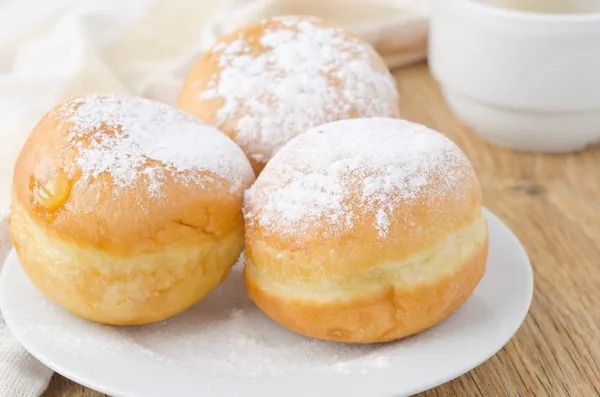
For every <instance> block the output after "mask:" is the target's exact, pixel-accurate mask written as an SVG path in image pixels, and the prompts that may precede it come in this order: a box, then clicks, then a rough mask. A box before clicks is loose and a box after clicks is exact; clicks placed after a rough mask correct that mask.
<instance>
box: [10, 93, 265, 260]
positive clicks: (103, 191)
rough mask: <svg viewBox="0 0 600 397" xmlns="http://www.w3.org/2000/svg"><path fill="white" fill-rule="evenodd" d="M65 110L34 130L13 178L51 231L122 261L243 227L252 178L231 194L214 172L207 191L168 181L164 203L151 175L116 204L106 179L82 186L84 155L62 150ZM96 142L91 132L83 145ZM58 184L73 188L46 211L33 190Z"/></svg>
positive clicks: (18, 193)
mask: <svg viewBox="0 0 600 397" xmlns="http://www.w3.org/2000/svg"><path fill="white" fill-rule="evenodd" d="M62 106H63V105H58V106H56V107H55V108H54V109H53V110H51V111H50V112H49V113H47V114H46V115H45V116H44V117H43V118H42V119H41V120H40V122H39V123H38V124H37V125H36V126H35V128H34V129H33V131H32V133H31V135H30V136H29V138H28V140H27V141H26V143H25V145H24V147H23V149H22V151H21V153H20V155H19V157H18V159H17V162H16V164H15V172H14V178H13V198H14V201H15V202H18V203H20V204H21V205H22V206H23V208H24V210H25V211H27V213H28V215H29V216H30V217H31V218H32V219H34V220H35V222H37V223H38V224H40V225H43V227H44V230H45V232H46V233H49V234H52V235H53V236H55V237H59V238H61V239H67V240H70V241H72V242H74V243H76V244H81V245H89V246H93V247H95V248H98V249H101V250H106V251H110V252H111V253H114V254H116V255H132V254H135V253H137V252H141V251H144V252H148V251H160V250H161V249H162V248H163V247H164V246H165V245H167V244H169V243H171V242H174V241H178V242H180V243H182V244H185V243H188V244H191V243H197V241H198V240H199V239H202V238H217V239H218V238H220V237H221V236H222V235H224V234H227V233H229V232H231V231H233V230H236V229H238V228H239V227H240V225H243V220H242V212H241V206H242V198H243V197H242V195H243V191H244V189H246V188H247V187H249V186H250V185H251V184H252V182H253V181H254V180H253V177H252V176H250V175H248V176H246V178H245V180H244V182H243V183H242V184H241V185H240V187H239V188H238V191H237V192H233V193H231V192H230V190H229V188H230V185H229V181H225V180H223V179H221V178H219V177H218V176H216V175H212V174H211V173H208V172H205V173H206V174H207V176H210V178H206V182H205V183H204V184H203V185H198V184H181V183H177V181H176V180H174V179H173V178H167V179H166V180H165V181H164V188H163V192H164V195H163V197H161V198H160V199H156V198H154V197H152V196H151V195H150V194H148V186H147V184H148V180H147V179H146V178H145V177H140V178H139V179H137V180H136V181H135V182H134V184H133V185H132V186H130V188H128V189H126V190H123V191H121V192H119V194H118V199H115V196H117V195H116V194H115V192H114V190H115V186H114V183H113V178H112V176H111V175H110V174H108V173H103V174H101V175H99V176H98V178H96V179H95V180H94V181H93V182H94V186H93V187H92V188H91V187H90V186H89V185H88V183H87V182H84V183H78V181H79V176H80V174H81V171H80V170H79V168H78V166H77V164H76V158H77V155H78V153H77V152H76V150H75V149H70V153H69V152H65V150H63V149H64V148H65V147H68V135H69V131H70V128H71V127H72V125H71V123H70V122H69V121H68V119H65V116H64V114H63V113H62V112H61V111H60V109H61V108H62ZM101 128H104V129H105V130H104V131H102V132H103V133H107V134H110V133H112V132H111V131H112V130H111V128H109V127H107V126H103V127H101ZM94 132H95V131H94ZM84 139H85V138H84ZM91 139H93V133H90V134H89V136H88V138H87V140H88V142H84V143H85V144H89V141H90V140H91ZM194 172H195V171H194ZM56 178H59V179H60V180H63V181H65V183H64V184H65V185H66V186H67V187H66V188H65V189H59V191H58V192H57V194H56V196H57V197H56V200H58V201H62V205H60V206H58V208H56V209H53V210H52V211H48V210H46V209H45V208H44V207H43V206H40V205H38V204H37V203H36V202H37V200H36V199H37V198H36V197H35V195H34V191H35V187H36V186H39V185H43V184H45V183H47V182H48V181H49V180H52V179H56ZM202 236H204V237H202Z"/></svg>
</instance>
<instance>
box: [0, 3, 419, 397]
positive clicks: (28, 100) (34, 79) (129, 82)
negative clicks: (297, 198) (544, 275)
mask: <svg viewBox="0 0 600 397" xmlns="http://www.w3.org/2000/svg"><path fill="white" fill-rule="evenodd" d="M249 1H263V2H264V3H265V4H267V3H268V2H270V1H271V0H229V1H214V0H177V1H173V0H103V1H92V0H52V1H38V0H4V1H0V268H1V267H2V264H3V262H4V259H5V257H6V255H7V254H8V252H9V251H10V249H11V245H10V241H9V239H8V234H7V224H6V217H5V216H2V214H3V213H4V212H5V209H8V206H9V200H10V187H11V177H12V171H13V164H14V162H15V160H16V158H17V156H18V153H19V151H20V149H21V147H22V145H23V143H24V142H25V140H26V139H27V136H28V134H29V132H30V131H31V129H32V128H33V127H34V126H35V124H36V123H37V122H38V120H39V119H40V118H41V117H42V116H43V115H44V114H45V113H46V112H47V111H48V110H49V109H50V108H52V107H53V106H55V105H56V104H58V103H60V102H61V101H63V100H65V99H67V98H71V97H73V96H76V95H80V94H83V93H89V92H107V93H108V92H112V93H115V92H121V93H130V94H133V95H139V96H144V97H148V98H152V99H156V100H160V101H163V102H167V103H171V104H173V103H174V102H175V100H176V95H177V92H178V91H179V88H180V86H181V83H182V80H183V78H184V77H185V74H186V73H187V71H188V70H189V68H190V66H191V64H192V62H194V61H195V60H196V58H197V57H198V56H199V54H200V53H201V51H202V43H203V42H204V43H206V40H205V38H206V37H207V31H208V29H204V31H203V27H204V26H213V27H214V26H216V25H215V24H218V23H222V22H223V21H224V20H223V19H222V18H223V16H225V21H226V20H227V15H228V13H229V11H223V10H224V9H226V10H233V9H235V10H239V8H238V7H240V6H246V5H247V4H248V2H249ZM365 1H366V2H368V1H371V0H365ZM386 1H389V0H386ZM397 1H400V2H402V3H406V4H410V3H411V2H412V3H414V4H417V3H419V4H423V2H428V1H429V0H397ZM288 2H289V1H288ZM312 3H315V2H314V1H313V2H312ZM296 4H301V3H300V2H299V1H298V3H296ZM302 4H304V3H302ZM408 8H410V7H408ZM421 8H422V7H419V9H421ZM296 9H297V7H296ZM216 11H219V12H216ZM253 12H256V10H254V11H253ZM267 12H268V13H270V14H272V11H267ZM408 14H410V15H413V14H412V13H411V10H410V9H409V10H408V13H407V15H408ZM218 15H220V16H221V17H220V18H221V19H220V20H219V19H218V17H217V16H218ZM244 15H246V14H244ZM244 15H241V16H240V15H238V18H241V20H240V23H241V22H245V21H244V20H243V18H242V17H243V16H244ZM248 15H250V14H248ZM253 15H254V14H253ZM208 21H210V23H209V22H208ZM407 22H411V23H412V22H414V21H412V20H411V19H410V18H408V19H407ZM229 25H231V23H230V24H229ZM219 26H220V25H219ZM414 26H415V28H414V29H411V32H412V33H411V34H408V36H405V37H404V38H403V39H402V40H400V41H401V42H406V40H407V39H406V37H412V36H415V39H414V40H421V39H422V37H421V36H422V35H423V32H422V29H423V25H422V24H416V25H414ZM211 32H212V30H211ZM389 32H392V31H388V33H389ZM209 33H210V32H209ZM210 34H212V33H210ZM210 34H208V36H210ZM378 39H381V37H379V36H378ZM412 40H413V39H412V38H411V39H410V40H409V41H412ZM405 47H407V45H406V43H402V44H401V46H400V50H399V52H402V51H404V52H405V51H406V48H405ZM408 47H410V43H408ZM399 55H401V56H402V57H403V59H404V57H406V53H402V54H399ZM409 55H410V54H409ZM410 57H411V58H412V57H413V56H412V55H410ZM51 375H52V372H51V371H50V370H49V369H47V368H45V367H44V366H43V365H41V364H40V363H39V362H37V361H36V360H35V359H33V358H32V357H31V356H30V355H29V354H28V353H26V352H25V351H24V350H23V349H22V348H21V347H20V346H19V345H18V344H17V343H16V342H15V341H14V339H13V338H12V337H11V335H10V333H9V331H8V329H7V328H6V325H5V324H4V322H3V320H2V316H1V314H0V396H18V397H21V396H23V397H29V396H38V395H40V394H41V393H42V392H43V390H44V389H45V388H46V386H47V384H48V381H49V379H50V377H51Z"/></svg>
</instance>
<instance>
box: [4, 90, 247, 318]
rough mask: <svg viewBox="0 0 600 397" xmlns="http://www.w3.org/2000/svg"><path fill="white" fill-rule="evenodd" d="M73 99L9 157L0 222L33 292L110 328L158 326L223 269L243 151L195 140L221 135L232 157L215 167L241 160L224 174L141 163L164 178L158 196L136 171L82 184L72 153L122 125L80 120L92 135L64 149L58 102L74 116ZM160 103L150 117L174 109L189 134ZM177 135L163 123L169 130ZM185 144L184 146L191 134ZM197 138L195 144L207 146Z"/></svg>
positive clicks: (238, 220) (67, 129)
mask: <svg viewBox="0 0 600 397" xmlns="http://www.w3.org/2000/svg"><path fill="white" fill-rule="evenodd" d="M80 99H81V98H75V99H73V100H71V101H68V102H67V103H66V104H61V105H59V106H57V107H56V108H54V109H53V110H51V111H50V112H49V113H48V114H46V115H45V116H44V117H43V118H42V120H41V121H40V122H39V123H38V125H37V126H36V127H35V128H34V129H33V131H32V133H31V135H30V137H29V139H28V140H27V142H26V144H25V146H24V148H23V149H22V151H21V153H20V156H19V158H18V160H17V163H16V166H15V173H14V180H13V195H12V208H11V214H10V218H9V222H10V235H11V239H12V241H13V244H14V246H15V249H16V252H17V255H18V257H19V260H20V262H21V265H22V267H23V269H24V270H25V272H26V273H27V274H28V276H29V277H30V279H31V281H32V282H33V283H34V285H36V286H37V287H38V288H39V289H40V290H41V291H42V292H43V293H44V294H46V295H47V296H48V297H49V298H50V299H52V300H53V301H55V302H56V303H58V304H59V305H60V306H62V307H63V308H65V309H67V310H69V311H70V312H72V313H74V314H76V315H78V316H80V317H83V318H86V319H89V320H93V321H98V322H102V323H107V324H119V325H126V324H143V323H148V322H153V321H159V320H163V319H165V318H167V317H170V316H172V315H174V314H177V313H179V312H181V311H182V310H184V309H186V308H188V307H189V306H191V305H193V304H194V303H196V302H197V301H198V300H200V299H202V298H203V297H204V296H205V295H206V294H208V293H209V292H210V291H211V290H212V289H213V288H215V287H216V286H217V285H219V283H220V282H221V281H222V280H223V279H224V278H225V277H226V276H227V274H228V273H229V270H230V268H231V266H232V265H233V264H234V263H235V261H236V259H237V258H238V256H239V255H240V253H241V251H242V249H243V245H244V241H243V225H244V223H243V216H242V198H243V191H244V190H245V189H246V188H248V187H249V186H250V185H251V184H252V182H253V181H254V174H253V172H252V169H251V167H250V164H249V163H248V162H247V160H246V158H245V156H244V154H243V152H242V151H241V150H240V149H239V148H238V147H236V146H235V144H234V143H233V142H231V141H230V140H229V139H228V138H226V137H225V136H224V135H222V134H221V133H219V132H218V131H216V130H212V134H213V135H210V134H209V135H206V136H205V139H207V140H208V139H217V141H218V142H223V141H222V140H223V139H224V140H225V147H226V148H230V149H231V153H227V155H231V156H235V155H237V156H238V157H234V160H232V162H228V161H229V160H228V158H226V159H224V160H223V161H224V162H222V163H220V164H226V165H225V166H224V167H237V166H238V165H239V164H241V170H242V172H241V174H239V175H235V177H234V178H229V177H228V178H224V177H220V176H219V175H217V174H215V173H214V172H213V171H208V170H199V169H176V170H173V169H171V168H168V165H167V164H165V163H161V162H159V161H156V160H152V158H148V162H147V163H146V164H145V165H144V166H143V167H150V166H151V167H154V168H153V169H152V171H153V172H157V170H158V171H164V173H162V174H161V175H164V176H165V177H164V179H162V180H161V183H162V185H161V190H160V195H159V196H157V195H156V194H155V192H153V191H152V190H151V189H149V183H150V182H151V181H150V180H149V179H148V178H149V177H147V176H146V174H143V173H142V174H140V176H139V177H137V179H135V180H134V181H133V183H131V184H129V185H124V187H123V186H122V185H118V184H117V183H116V182H115V179H114V176H113V175H112V174H111V173H110V172H107V171H104V172H101V173H99V175H97V176H91V177H90V176H89V175H87V176H86V177H82V168H81V166H80V164H81V163H80V162H78V161H80V159H81V153H80V152H79V151H80V150H85V149H82V148H87V147H89V146H90V145H92V143H93V142H94V141H95V140H101V139H104V138H105V137H107V136H108V137H111V136H113V135H115V134H117V133H119V132H123V131H122V129H124V128H125V127H123V125H121V124H119V122H120V121H119V119H118V117H117V119H116V120H107V121H102V122H101V123H97V124H94V123H87V120H83V122H84V123H87V124H85V126H86V128H88V127H89V126H90V125H91V126H92V127H90V128H89V131H87V130H86V132H85V133H84V134H80V135H78V136H77V137H76V139H78V140H79V141H78V145H76V146H74V145H72V140H73V139H74V138H73V134H72V133H71V132H72V129H73V128H76V126H74V125H73V121H72V118H71V113H70V112H69V111H65V106H66V109H71V108H76V107H77V106H78V105H77V104H78V103H79V102H77V101H79V100H80ZM119 100H122V101H130V100H137V99H132V98H121V99H119ZM144 101H146V100H144ZM121 103H122V102H118V101H117V104H118V105H117V108H118V109H120V108H119V106H120V104H121ZM161 106H165V105H159V112H167V113H168V112H171V111H172V112H176V113H177V114H179V113H181V117H183V120H188V119H189V120H191V121H190V122H191V123H192V127H191V128H194V129H193V130H191V131H193V132H195V131H196V129H195V128H196V127H195V124H194V123H198V124H199V123H200V122H199V121H198V120H196V119H194V118H193V117H191V116H188V115H185V114H184V113H183V112H181V111H179V110H177V109H175V108H168V109H167V108H164V107H161ZM95 109H96V108H95V105H93V106H92V111H95ZM144 109H146V108H144ZM150 109H153V108H152V106H150ZM125 117H127V115H125ZM152 117H154V115H150V120H153V119H152ZM157 117H160V116H157ZM178 117H180V116H176V117H175V118H174V119H173V120H179V119H178ZM169 120H171V119H169ZM182 122H187V121H182ZM178 127H180V126H178V125H171V124H169V123H166V128H169V130H168V132H169V133H173V134H176V133H178V132H179V130H178ZM210 128H211V129H212V127H210ZM198 131H199V132H202V131H200V130H198ZM144 132H145V130H143V131H142V133H144ZM188 132H189V131H188ZM188 136H190V137H192V138H191V140H192V141H193V142H196V138H195V137H196V135H195V134H190V135H188ZM202 136H203V135H202ZM211 137H213V138H211ZM214 137H216V138H214ZM202 139H204V138H201V139H198V141H197V144H206V145H209V142H208V141H203V140H202ZM211 147H213V146H211ZM188 153H189V151H188ZM232 164H233V165H232ZM148 169H149V168H142V169H140V171H144V170H148ZM216 172H221V171H216ZM235 178H239V179H235Z"/></svg>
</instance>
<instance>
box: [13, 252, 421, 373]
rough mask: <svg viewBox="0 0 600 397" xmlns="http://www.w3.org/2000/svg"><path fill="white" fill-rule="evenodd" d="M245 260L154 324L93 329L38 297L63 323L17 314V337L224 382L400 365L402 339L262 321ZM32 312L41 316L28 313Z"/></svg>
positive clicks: (97, 357)
mask: <svg viewBox="0 0 600 397" xmlns="http://www.w3.org/2000/svg"><path fill="white" fill-rule="evenodd" d="M242 262H243V256H242V257H241V258H240V261H239V262H238V264H237V265H236V266H235V267H234V268H233V270H232V273H231V274H230V276H229V277H228V278H227V279H226V280H225V282H224V283H223V284H222V285H221V286H219V287H218V288H217V289H216V290H215V291H213V292H212V293H211V294H210V295H209V296H207V297H206V298H205V299H204V300H202V301H201V302H199V303H198V304H197V305H195V306H194V307H192V308H190V309H188V310H187V311H185V312H183V313H181V314H179V315H178V316H175V317H173V318H170V319H167V320H164V321H161V322H158V323H154V324H148V325H143V326H129V327H113V326H106V325H101V324H95V323H91V322H88V321H85V320H83V319H80V318H77V317H75V316H73V315H71V314H69V313H67V312H66V311H64V310H62V309H61V308H59V307H57V306H56V305H54V304H53V303H51V302H50V301H47V300H46V299H45V298H43V297H42V296H41V294H40V298H41V299H42V300H41V303H40V304H41V305H43V306H44V310H43V313H44V316H47V317H49V318H52V319H54V320H56V319H57V318H61V320H60V321H50V320H46V319H44V318H40V317H39V310H38V309H34V310H31V309H29V310H25V309H24V310H23V311H22V313H20V314H19V317H20V319H19V327H20V329H19V333H20V334H26V333H28V332H34V333H39V332H43V334H44V335H45V338H46V339H47V340H48V341H51V344H52V346H53V348H55V349H57V350H63V349H65V350H68V351H70V352H75V353H77V355H79V354H80V355H81V356H82V357H85V358H86V359H93V360H95V361H98V362H103V361H105V362H107V363H108V362H112V361H113V360H115V359H120V358H122V357H131V356H139V357H145V358H147V359H148V360H153V361H156V362H158V363H159V364H161V365H169V366H176V367H177V368H179V369H180V370H182V371H186V372H189V373H192V374H207V373H209V374H212V375H213V376H218V377H225V378H227V377H246V378H248V377H250V378H253V377H260V376H277V375H285V374H294V373H302V372H313V371H331V372H334V373H341V374H353V373H357V374H360V373H366V372H372V371H378V370H382V369H385V368H388V367H389V366H390V365H392V363H393V362H397V361H398V357H393V356H394V349H397V348H398V346H399V344H400V343H402V344H404V345H406V344H407V343H411V342H410V339H406V340H404V341H402V342H394V343H387V344H375V345H348V344H342V343H334V342H327V341H320V340H315V339H311V338H307V337H304V336H301V335H298V334H295V333H293V332H291V331H288V330H286V329H285V328H283V327H281V326H280V325H278V324H276V323H274V322H273V321H271V320H270V319H269V318H267V317H266V316H265V315H264V314H263V313H262V312H261V311H260V309H258V308H257V307H256V306H255V305H254V303H253V302H252V301H251V300H250V298H249V297H248V295H247V294H246V289H245V286H244V280H243V272H242ZM38 293H39V292H38ZM38 302H39V301H38ZM34 312H36V313H38V314H37V315H32V314H31V313H34ZM47 323H54V324H57V323H59V324H60V325H59V326H57V325H45V324H47ZM92 343H93V348H90V344H92Z"/></svg>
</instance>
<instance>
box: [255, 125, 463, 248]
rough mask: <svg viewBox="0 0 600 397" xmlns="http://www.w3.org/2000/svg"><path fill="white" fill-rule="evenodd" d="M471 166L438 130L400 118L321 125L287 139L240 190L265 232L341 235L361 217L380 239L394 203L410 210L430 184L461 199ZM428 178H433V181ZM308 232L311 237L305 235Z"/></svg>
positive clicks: (440, 193) (442, 193)
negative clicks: (369, 220) (251, 182)
mask: <svg viewBox="0 0 600 397" xmlns="http://www.w3.org/2000/svg"><path fill="white" fill-rule="evenodd" d="M472 172H473V170H472V167H471V165H470V162H469V160H468V159H467V158H466V156H465V155H464V154H463V153H462V151H461V150H460V149H459V148H458V147H457V146H456V145H455V144H454V143H453V142H452V141H450V140H449V139H448V138H446V137H445V136H444V135H442V134H440V133H438V132H435V131H433V130H430V129H428V128H426V127H424V126H421V125H418V124H415V123H411V122H408V121H405V120H397V119H388V118H365V119H353V120H343V121H337V122H332V123H329V124H325V125H323V126H320V127H316V128H314V129H311V130H309V131H308V132H306V133H304V134H302V135H300V136H298V137H296V138H294V139H293V140H291V141H290V142H289V143H288V144H287V145H286V146H284V148H283V149H281V150H280V151H279V152H278V153H277V154H276V155H275V157H273V159H272V160H271V161H270V162H269V163H268V164H267V167H266V168H265V169H264V170H263V172H262V173H261V174H260V176H259V178H258V179H257V181H256V183H255V184H254V185H253V186H252V187H251V188H250V189H249V190H248V191H247V192H246V204H245V215H246V221H247V222H249V223H250V224H253V223H256V224H258V225H259V226H261V227H263V228H264V229H265V230H266V233H276V234H279V235H284V236H285V235H294V236H305V237H306V236H310V233H311V231H313V232H314V230H315V225H317V227H318V228H319V229H320V230H321V231H323V230H324V231H325V233H326V234H327V235H336V234H343V233H346V232H348V231H350V230H352V228H353V227H354V225H355V224H356V223H357V221H361V220H364V218H365V217H366V216H371V217H372V219H373V228H374V229H375V230H376V231H377V234H378V235H379V237H380V238H386V237H387V235H388V229H389V227H390V225H392V224H393V223H394V221H395V216H396V211H395V209H396V206H397V205H399V204H402V205H403V207H405V208H410V206H411V205H412V204H414V203H417V202H418V201H419V200H420V199H421V198H422V192H424V191H425V190H426V189H427V188H428V187H429V186H430V185H431V184H432V183H435V187H436V190H435V191H434V192H433V193H432V192H431V191H430V190H431V189H427V191H428V193H427V194H428V195H431V194H435V195H437V197H438V198H441V197H447V196H452V195H454V196H456V197H453V198H454V199H456V200H464V199H465V197H463V196H461V194H463V192H469V191H470V189H471V187H470V186H461V184H469V183H471V181H472V178H471V173H472ZM434 181H435V182H434ZM312 237H315V236H312Z"/></svg>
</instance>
